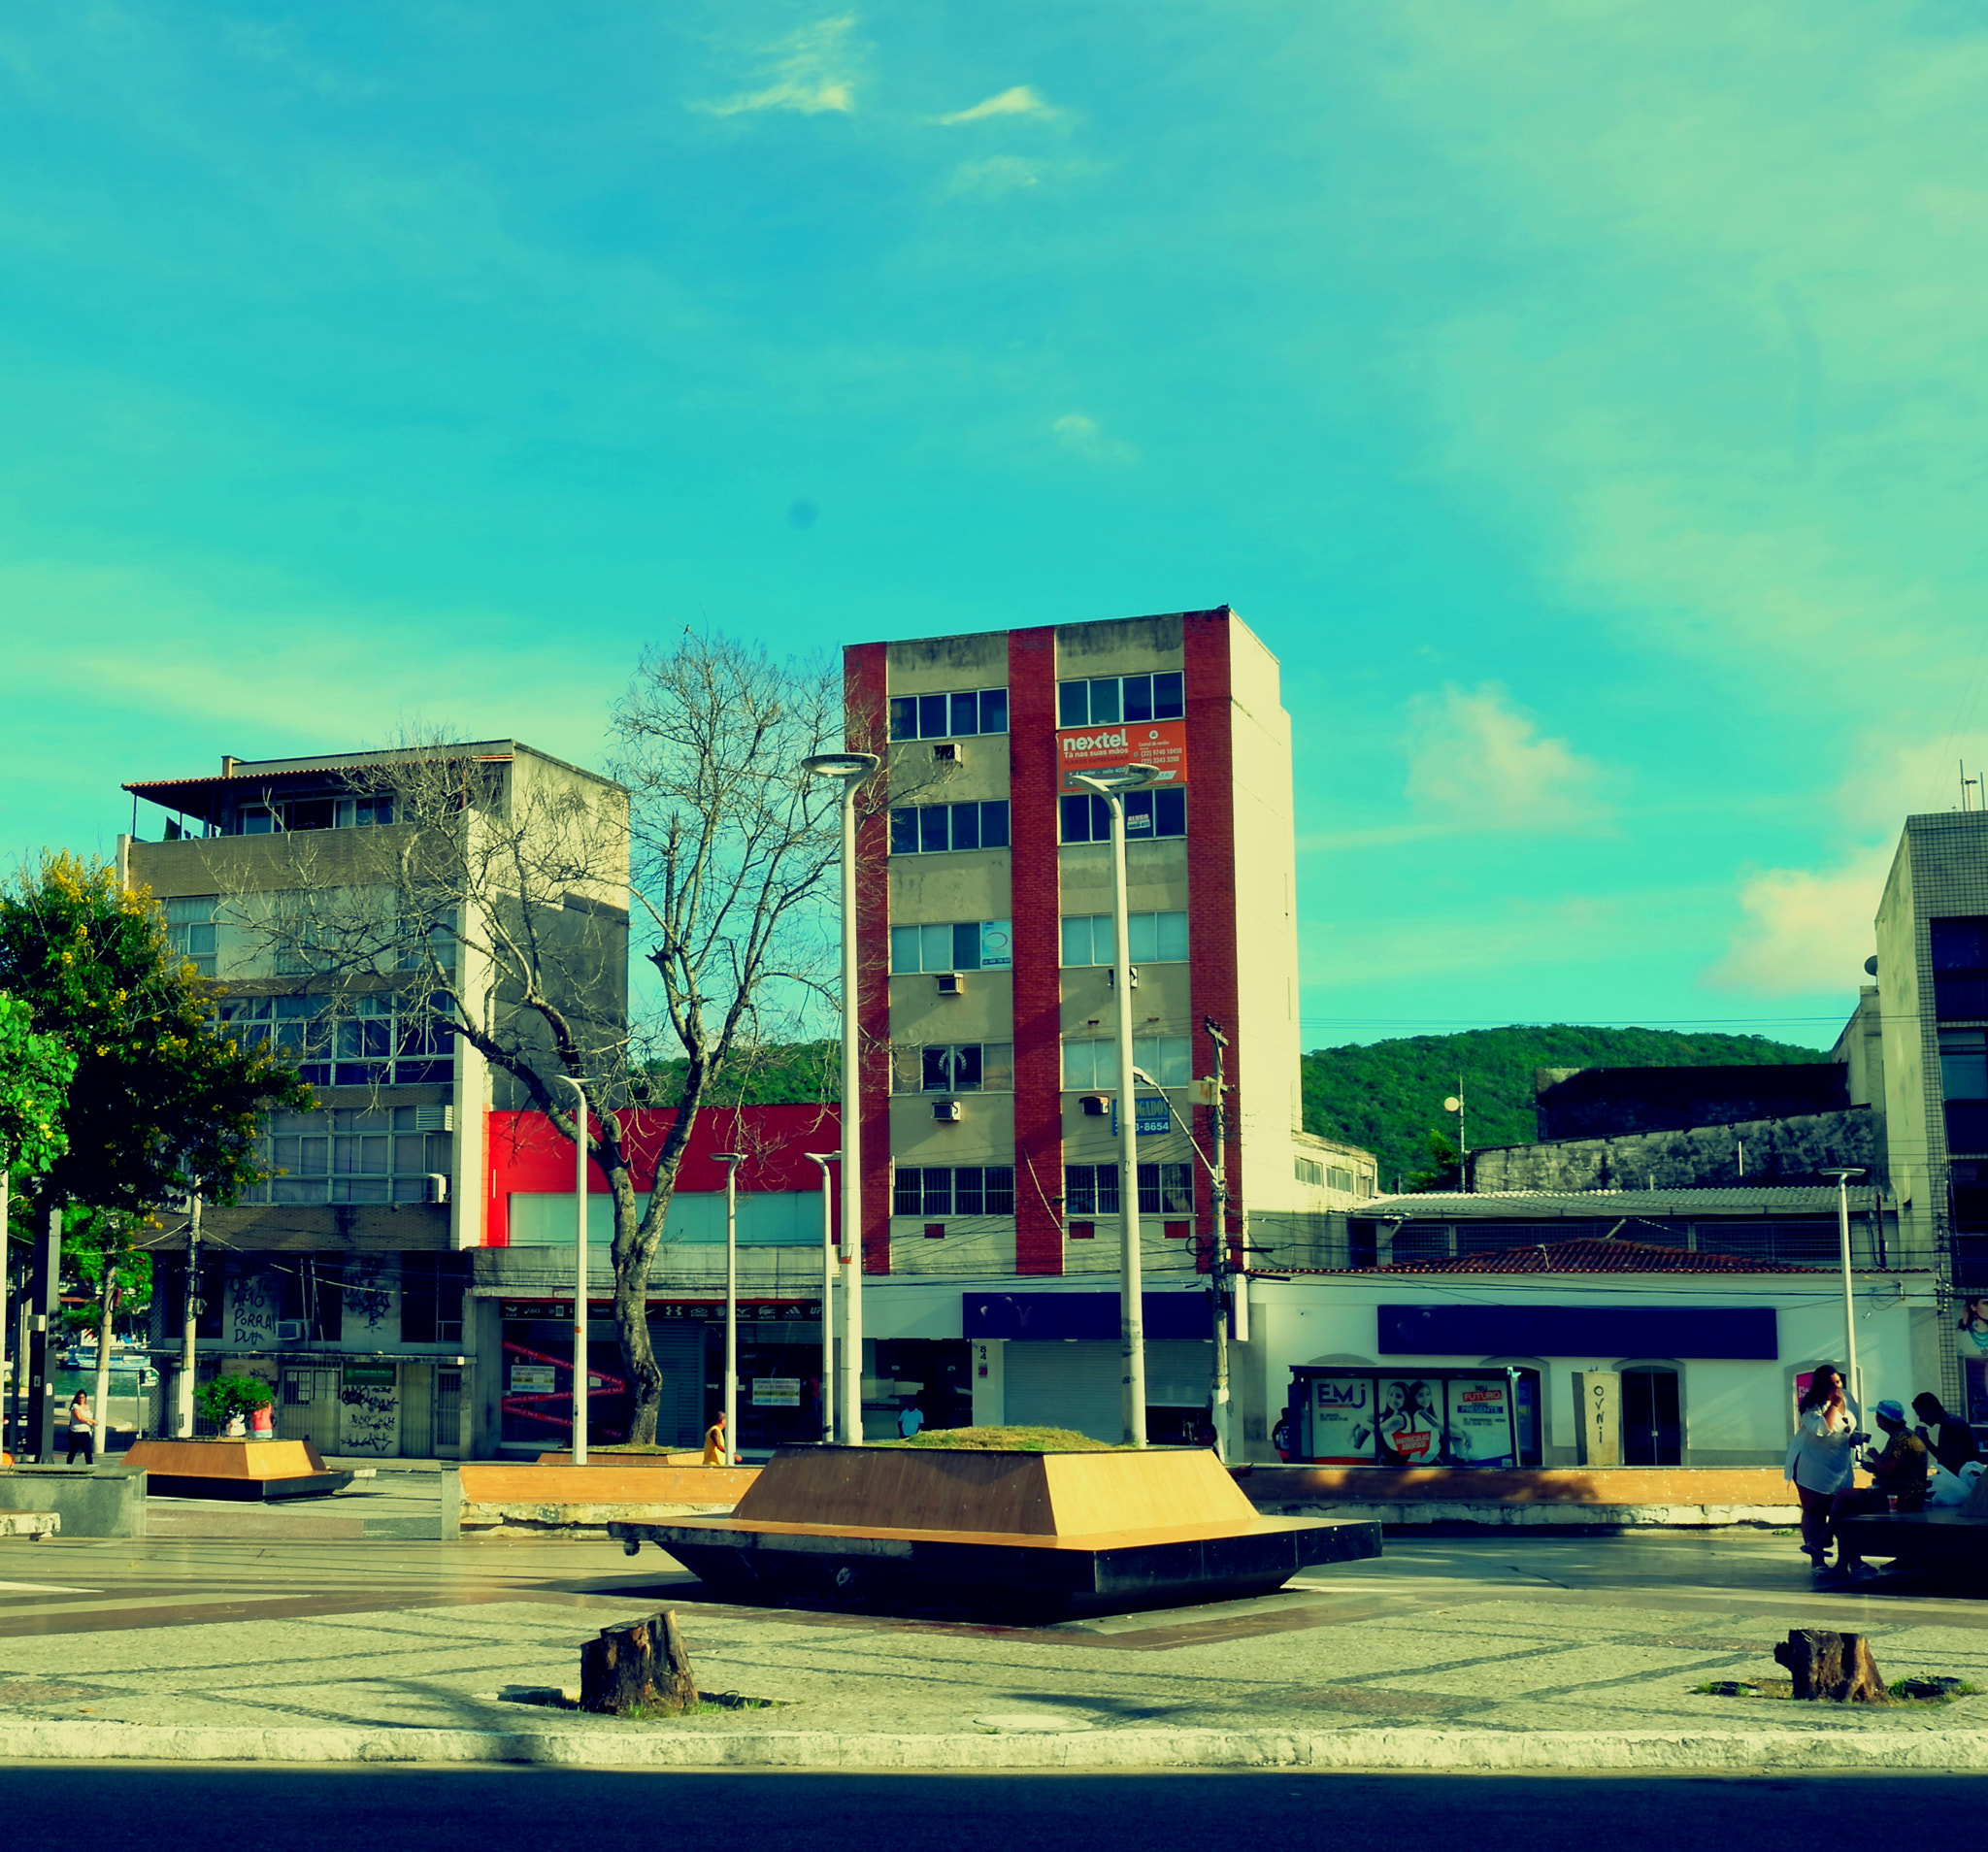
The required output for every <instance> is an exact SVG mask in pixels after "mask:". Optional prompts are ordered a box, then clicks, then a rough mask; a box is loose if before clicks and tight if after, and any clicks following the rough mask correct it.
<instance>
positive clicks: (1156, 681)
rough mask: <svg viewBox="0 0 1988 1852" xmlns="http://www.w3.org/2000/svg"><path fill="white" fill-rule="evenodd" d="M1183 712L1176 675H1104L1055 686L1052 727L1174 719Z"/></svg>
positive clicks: (1063, 682)
mask: <svg viewBox="0 0 1988 1852" xmlns="http://www.w3.org/2000/svg"><path fill="white" fill-rule="evenodd" d="M1186 711H1187V709H1186V707H1185V705H1184V704H1183V701H1182V690H1181V681H1180V672H1179V671H1178V670H1177V669H1176V670H1174V671H1172V672H1170V673H1168V674H1165V675H1157V676H1104V677H1101V678H1093V679H1091V680H1088V681H1059V682H1058V683H1057V684H1056V724H1057V725H1058V726H1059V727H1089V726H1096V725H1097V724H1099V723H1100V722H1101V721H1106V720H1177V719H1179V718H1180V716H1181V715H1182V714H1183V713H1185V712H1186Z"/></svg>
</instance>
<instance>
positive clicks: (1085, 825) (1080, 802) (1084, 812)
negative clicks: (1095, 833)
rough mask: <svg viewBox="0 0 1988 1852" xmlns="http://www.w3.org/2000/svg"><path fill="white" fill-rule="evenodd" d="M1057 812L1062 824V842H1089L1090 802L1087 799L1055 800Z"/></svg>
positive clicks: (1069, 798)
mask: <svg viewBox="0 0 1988 1852" xmlns="http://www.w3.org/2000/svg"><path fill="white" fill-rule="evenodd" d="M1057 810H1058V813H1059V815H1060V817H1061V819H1062V824H1063V840H1064V841H1065V842H1066V843H1088V842H1089V841H1090V840H1091V800H1090V799H1089V798H1087V797H1067V798H1060V799H1058V800H1057Z"/></svg>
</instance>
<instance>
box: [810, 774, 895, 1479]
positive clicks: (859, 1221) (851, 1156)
mask: <svg viewBox="0 0 1988 1852" xmlns="http://www.w3.org/2000/svg"><path fill="white" fill-rule="evenodd" d="M882 763H883V761H882V760H881V759H879V758H878V755H877V754H876V753H874V752H816V753H813V754H812V755H811V756H809V757H808V758H806V759H803V760H802V761H801V764H802V767H803V769H804V770H806V771H809V772H812V774H813V775H814V776H815V777H819V778H840V779H841V780H842V782H843V790H842V813H843V909H842V926H843V1099H842V1125H843V1243H842V1263H843V1265H844V1266H845V1267H846V1268H847V1269H848V1272H847V1273H845V1275H844V1279H845V1291H844V1293H843V1344H842V1369H843V1381H842V1391H843V1394H842V1403H843V1418H842V1434H843V1443H844V1445H845V1446H851V1447H859V1446H861V1445H862V1444H863V1115H862V1110H861V1105H862V1103H861V1101H860V1099H859V1098H858V1095H857V1074H856V1066H857V1063H856V790H857V787H858V786H859V785H861V784H862V782H863V780H864V779H865V778H867V777H869V776H870V775H871V773H873V772H875V771H876V770H877V768H878V766H879V765H881V764H882ZM827 1309H828V1308H827V1307H826V1306H823V1307H822V1310H823V1311H824V1313H825V1312H826V1311H827Z"/></svg>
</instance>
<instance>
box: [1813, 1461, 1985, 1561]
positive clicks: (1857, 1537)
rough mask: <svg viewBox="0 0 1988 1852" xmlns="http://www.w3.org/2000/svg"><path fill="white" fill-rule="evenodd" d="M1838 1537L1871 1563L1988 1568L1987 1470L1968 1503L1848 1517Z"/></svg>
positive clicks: (1852, 1550) (1851, 1553)
mask: <svg viewBox="0 0 1988 1852" xmlns="http://www.w3.org/2000/svg"><path fill="white" fill-rule="evenodd" d="M1837 1536H1838V1537H1839V1538H1840V1539H1841V1543H1842V1547H1843V1548H1844V1549H1845V1550H1847V1551H1848V1552H1849V1554H1850V1555H1852V1556H1861V1557H1863V1558H1864V1559H1865V1560H1866V1561H1867V1562H1868V1561H1870V1560H1871V1559H1872V1557H1885V1556H1889V1557H1893V1558H1895V1559H1896V1560H1897V1562H1898V1564H1899V1566H1900V1567H1901V1568H1904V1569H1915V1570H1919V1569H1924V1570H1972V1571H1988V1473H1983V1474H1982V1476H1981V1477H1980V1478H1979V1479H1977V1480H1976V1481H1975V1482H1974V1489H1973V1491H1972V1492H1971V1493H1970V1494H1969V1495H1968V1502H1967V1503H1966V1504H1965V1505H1940V1506H1936V1507H1935V1508H1934V1509H1932V1510H1930V1511H1886V1512H1872V1514H1871V1515H1870V1516H1868V1517H1853V1518H1845V1519H1844V1520H1843V1521H1842V1523H1840V1524H1839V1525H1838V1526H1837Z"/></svg>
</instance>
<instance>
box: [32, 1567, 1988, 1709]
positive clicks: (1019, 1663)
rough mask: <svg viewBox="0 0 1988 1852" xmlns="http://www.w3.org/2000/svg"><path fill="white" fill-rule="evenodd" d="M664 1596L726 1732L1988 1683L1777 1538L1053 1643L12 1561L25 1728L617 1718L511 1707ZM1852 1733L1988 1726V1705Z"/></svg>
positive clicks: (1122, 1623) (850, 1622)
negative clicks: (726, 1694)
mask: <svg viewBox="0 0 1988 1852" xmlns="http://www.w3.org/2000/svg"><path fill="white" fill-rule="evenodd" d="M664 1604H669V1605H672V1606H675V1607H676V1608H678V1610H679V1614H680V1616H681V1619H682V1624H683V1628H684V1632H685V1634H686V1637H687V1638H688V1640H689V1643H690V1648H691V1652H692V1655H693V1660H694V1662H695V1665H696V1668H697V1670H698V1674H699V1679H700V1683H701V1684H702V1685H703V1686H704V1687H705V1688H706V1689H707V1690H712V1691H726V1690H731V1691H738V1692H742V1693H744V1694H746V1695H747V1696H749V1697H755V1698H762V1699H767V1700H772V1701H775V1703H777V1705H778V1708H776V1709H772V1710H754V1711H738V1712H726V1713H722V1714H718V1715H713V1716H706V1717H700V1718H696V1719H692V1720H686V1721H685V1722H684V1723H682V1724H680V1725H678V1726H674V1727H677V1728H681V1729H685V1730H693V1731H708V1732H712V1733H714V1734H719V1735H724V1734H729V1733H737V1732H741V1731H747V1730H750V1731H764V1730H766V1729H768V1728H779V1729H793V1730H814V1731H827V1732H836V1733H845V1734H860V1733H870V1732H876V1731H887V1732H902V1733H907V1734H938V1735H946V1734H954V1733H956V1734H960V1735H985V1734H988V1733H990V1732H1012V1731H1017V1730H1029V1729H1048V1728H1055V1729H1061V1730H1074V1731H1100V1732H1106V1731H1110V1730H1113V1729H1119V1728H1125V1727H1138V1726H1189V1727H1196V1728H1211V1729H1224V1730H1235V1729H1249V1730H1263V1729H1289V1730H1294V1731H1306V1732H1317V1731H1332V1730H1340V1729H1346V1730H1352V1729H1364V1728H1371V1727H1373V1726H1376V1725H1406V1726H1423V1727H1432V1726H1434V1727H1469V1728H1474V1729H1492V1730H1503V1731H1527V1732H1530V1731H1592V1730H1605V1731H1624V1730H1632V1731H1633V1730H1652V1729H1656V1730H1675V1731H1680V1732H1682V1731H1703V1730H1706V1729H1712V1730H1732V1729H1736V1728H1737V1729H1748V1728H1759V1727H1768V1728H1777V1729H1790V1730H1797V1731H1823V1732H1829V1731H1836V1730H1840V1729H1842V1728H1844V1727H1846V1720H1845V1717H1844V1715H1843V1713H1840V1712H1828V1711H1815V1710H1810V1709H1808V1708H1806V1706H1805V1707H1802V1708H1801V1709H1799V1710H1798V1709H1797V1708H1796V1707H1794V1706H1791V1705H1786V1704H1772V1703H1765V1702H1762V1701H1758V1700H1754V1701H1744V1700H1735V1699H1722V1698H1715V1697H1710V1696H1706V1695H1700V1694H1697V1693H1695V1692H1694V1691H1693V1689H1692V1688H1693V1687H1694V1686H1695V1685H1697V1684H1700V1683H1702V1682H1704V1681H1706V1680H1707V1679H1722V1678H1737V1677H1743V1676H1747V1675H1751V1674H1760V1673H1767V1674H1769V1675H1772V1674H1773V1673H1774V1672H1775V1670H1777V1669H1776V1668H1775V1667H1774V1666H1773V1661H1772V1657H1771V1654H1772V1648H1773V1643H1774V1642H1775V1641H1776V1640H1778V1639H1780V1638H1783V1637H1785V1636H1786V1633H1787V1630H1788V1629H1789V1628H1791V1627H1799V1626H1822V1627H1834V1628H1840V1629H1849V1630H1853V1631H1857V1632H1863V1633H1867V1634H1869V1635H1871V1636H1872V1639H1873V1642H1874V1646H1875V1650H1876V1654H1877V1658H1878V1662H1879V1664H1880V1666H1881V1667H1882V1668H1883V1670H1884V1671H1885V1672H1886V1673H1887V1674H1888V1675H1889V1676H1892V1677H1899V1676H1902V1675H1905V1674H1906V1673H1947V1674H1953V1675H1957V1676H1960V1677H1964V1678H1968V1679H1970V1680H1971V1682H1973V1683H1975V1684H1977V1685H1979V1686H1981V1687H1983V1688H1984V1690H1988V1603H1981V1602H1975V1601H1970V1600H1958V1599H1951V1598H1945V1597H1938V1596H1929V1595H1915V1594H1910V1593H1903V1592H1896V1591H1890V1590H1885V1589H1882V1588H1876V1589H1870V1588H1865V1587H1860V1588H1859V1589H1858V1590H1857V1591H1856V1592H1854V1593H1851V1592H1847V1591H1844V1592H1836V1591H1822V1592H1818V1591H1816V1590H1815V1589H1813V1588H1812V1587H1811V1586H1810V1583H1809V1578H1808V1576H1807V1573H1806V1567H1805V1565H1804V1564H1803V1561H1802V1559H1801V1558H1800V1556H1799V1555H1798V1554H1797V1553H1796V1551H1795V1547H1794V1544H1793V1541H1792V1539H1788V1538H1773V1537H1768V1536H1764V1535H1761V1534H1759V1533H1741V1534H1731V1535H1723V1536H1720V1535H1713V1536H1692V1535H1674V1534H1657V1535H1648V1536H1627V1537H1616V1538H1538V1537H1524V1536H1518V1537H1510V1538H1504V1537H1473V1538H1456V1539H1435V1538H1431V1539H1423V1540H1407V1541H1398V1542H1391V1543H1390V1544H1389V1546H1388V1549H1387V1553H1386V1554H1385V1555H1384V1556H1383V1557H1381V1558H1380V1559H1379V1560H1377V1561H1375V1562H1368V1563H1358V1564H1350V1565H1345V1566H1342V1567H1339V1568H1335V1569H1333V1570H1330V1571H1321V1572H1319V1573H1317V1574H1315V1575H1312V1576H1309V1577H1307V1578H1306V1579H1305V1580H1304V1581H1303V1582H1301V1583H1299V1584H1295V1585H1294V1586H1293V1587H1292V1588H1291V1589H1289V1590H1288V1591H1286V1592H1285V1593H1284V1594H1282V1595H1280V1596H1277V1597H1274V1598H1270V1599H1268V1600H1264V1601H1258V1602H1247V1603H1232V1604H1221V1605H1219V1606H1214V1607H1208V1608H1201V1609H1189V1610H1179V1611H1170V1612H1161V1613H1152V1614H1136V1615H1124V1616H1118V1617H1114V1618H1111V1619H1107V1620H1097V1621H1088V1622H1080V1623H1074V1624H1066V1625H1063V1626H1058V1627H1046V1628H1005V1627H991V1626H981V1625H972V1624H961V1623H958V1622H956V1621H944V1620H931V1621H920V1620H905V1619H888V1618H879V1617H876V1616H871V1615H866V1614H862V1613H857V1612H849V1611H825V1612H824V1611H796V1610H780V1609H758V1608H746V1607H740V1606H732V1605H724V1604H710V1603H706V1602H704V1601H702V1600H701V1599H700V1593H699V1591H698V1590H697V1588H696V1587H695V1585H694V1584H693V1583H691V1582H690V1580H689V1578H688V1577H686V1576H684V1575H682V1574H681V1573H680V1571H676V1570H675V1568H674V1566H673V1565H672V1564H671V1563H670V1562H669V1560H668V1559H667V1558H664V1557H661V1556H659V1555H657V1554H656V1553H655V1552H653V1551H645V1552H644V1554H643V1556H642V1557H641V1558H639V1559H637V1560H635V1561H632V1562H631V1561H630V1560H629V1559H627V1558H626V1557H624V1556H623V1555H622V1554H621V1552H620V1550H619V1549H618V1547H616V1546H614V1545H612V1544H585V1543H570V1542H559V1543H497V1542H484V1543H467V1544H466V1543H459V1542H458V1543H448V1544H443V1543H439V1542H426V1543H423V1542H415V1541H410V1540H396V1539H392V1538H383V1539H376V1540H373V1541H361V1540H353V1539H349V1538H328V1539H320V1538H310V1537H301V1538H300V1537H292V1538H281V1537H275V1536H271V1537H264V1538H255V1537H248V1536H242V1537H237V1538H232V1539H228V1538H152V1539H149V1540H147V1541H144V1542H138V1543H126V1542H115V1541H87V1540H83V1539H72V1540H67V1541H65V1540H62V1539H56V1540H54V1541H51V1542H47V1543H14V1544H8V1545H5V1546H0V1723H4V1721H5V1720H6V1719H7V1718H8V1717H10V1716H12V1717H17V1718H22V1719H29V1718H32V1719H44V1720H53V1719H82V1718H93V1719H97V1720H119V1721H124V1722H130V1723H139V1724H226V1725H241V1724H252V1725H256V1726H271V1725H280V1724H291V1725H297V1726H314V1725H315V1726H349V1725H377V1724H398V1725H407V1726H415V1727H429V1728H436V1727H443V1728H472V1729H483V1730H490V1729H495V1730H518V1729H534V1730H545V1729H554V1730H561V1729H568V1728H589V1729H597V1728H599V1725H598V1724H597V1723H593V1722H591V1721H588V1722H582V1720H581V1719H580V1718H579V1717H577V1716H574V1715H572V1714H570V1713H563V1712H560V1711H557V1710H547V1709H545V1708H543V1707H536V1706H530V1707H528V1706H525V1705H523V1704H520V1703H518V1702H516V1701H515V1699H514V1698H511V1697H507V1696H506V1695H505V1694H506V1692H507V1690H508V1689H510V1688H514V1687H529V1686H540V1687H544V1686H552V1687H559V1686H567V1687H570V1686H572V1685H575V1684H577V1683H578V1667H579V1651H580V1644H581V1642H582V1641H583V1640H585V1639H586V1638H587V1637H590V1636H591V1635H592V1634H593V1633H594V1632H595V1631H596V1630H597V1629H599V1628H601V1627H603V1626H606V1625H609V1624H610V1623H612V1622H614V1621H617V1620H622V1619H630V1618H634V1617H636V1616H637V1615H640V1614H643V1613H647V1612H652V1611H653V1610H654V1609H655V1608H657V1607H658V1606H661V1605H664ZM1851 1721H1853V1722H1854V1724H1855V1726H1856V1727H1857V1728H1860V1729H1883V1730H1888V1731H1891V1730H1895V1731H1940V1730H1952V1729H1954V1728H1957V1727H1959V1728H1971V1729H1981V1728H1984V1727H1988V1697H1983V1698H1974V1699H1966V1700H1963V1701H1961V1703H1957V1704H1955V1705H1952V1706H1950V1707H1947V1708H1945V1709H1942V1710H1937V1711H1928V1710H1910V1711H1879V1712H1865V1711H1861V1710H1860V1711H1859V1712H1858V1713H1857V1715H1856V1716H1855V1717H1854V1719H1853V1720H1851Z"/></svg>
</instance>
